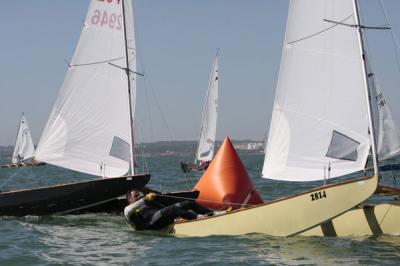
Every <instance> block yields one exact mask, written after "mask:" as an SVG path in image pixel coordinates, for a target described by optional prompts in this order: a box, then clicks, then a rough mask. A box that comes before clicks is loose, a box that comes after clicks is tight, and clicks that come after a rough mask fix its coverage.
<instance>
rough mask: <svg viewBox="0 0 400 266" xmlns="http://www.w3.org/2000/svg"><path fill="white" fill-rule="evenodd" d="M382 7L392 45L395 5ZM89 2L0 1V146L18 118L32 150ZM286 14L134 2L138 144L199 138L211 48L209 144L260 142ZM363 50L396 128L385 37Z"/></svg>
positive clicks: (216, 0) (368, 11) (228, 5)
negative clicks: (213, 115)
mask: <svg viewBox="0 0 400 266" xmlns="http://www.w3.org/2000/svg"><path fill="white" fill-rule="evenodd" d="M339 1H340V0H339ZM360 2H361V9H362V12H363V18H364V19H365V24H368V25H382V24H384V23H385V19H384V17H383V15H382V13H381V11H380V8H379V5H378V1H376V0H362V1H360ZM382 2H383V3H384V6H385V8H386V9H387V12H388V15H389V19H390V20H391V22H392V28H393V32H394V33H395V35H396V36H397V37H398V38H400V17H399V16H398V14H399V11H400V1H396V0H384V1H382ZM88 3H89V1H88V0H75V1H54V0H36V1H27V0H25V1H22V0H21V1H18V0H15V1H4V2H3V3H2V8H1V9H0V25H1V26H0V31H1V39H0V51H1V64H0V73H1V74H0V92H1V94H0V145H8V144H13V142H14V141H15V135H16V132H17V125H18V120H19V118H20V114H21V112H22V111H24V112H25V113H26V115H27V118H28V122H29V124H30V128H31V132H32V135H33V139H34V142H35V143H37V142H38V140H39V138H40V134H41V131H42V130H43V128H44V126H45V123H46V121H47V118H48V116H49V113H50V111H51V108H52V105H53V103H54V101H55V99H56V96H57V93H58V91H59V89H60V86H61V84H62V82H63V79H64V75H65V72H66V68H67V63H66V61H69V60H70V59H71V57H72V55H73V52H74V50H75V45H76V43H77V41H78V38H79V35H80V30H81V27H82V22H83V20H84V17H85V16H86V11H87V7H88ZM287 6H288V1H283V0H247V1H246V0H202V1H199V0H135V2H134V15H135V23H136V25H135V27H136V29H135V30H136V42H137V50H138V56H139V58H138V69H139V71H141V72H145V75H146V78H145V80H146V84H147V85H146V86H144V82H143V80H142V81H141V82H139V84H138V99H137V102H138V103H137V117H138V122H139V129H138V130H137V132H138V133H139V135H140V136H139V139H140V140H142V141H157V140H170V139H171V138H172V139H173V140H195V139H197V138H198V134H199V126H200V120H201V112H202V109H203V102H204V98H205V93H206V89H207V84H208V77H209V73H210V70H211V65H212V60H213V59H214V56H215V52H216V49H217V48H219V49H220V56H219V64H220V70H219V73H220V102H219V111H220V112H219V118H218V128H217V138H218V139H222V138H223V137H224V136H227V135H229V136H231V137H232V138H233V139H255V140H262V139H263V138H264V134H265V132H266V130H267V129H268V127H269V121H270V116H271V111H272V105H273V98H274V94H275V84H276V80H277V75H278V69H279V63H280V57H281V48H282V43H283V36H284V30H285V23H286V16H287ZM305 15H306V14H305ZM368 44H369V48H370V51H371V55H370V56H371V57H372V60H373V62H374V65H375V67H376V68H377V70H378V71H377V75H378V77H379V81H380V83H381V84H382V86H383V88H384V91H385V93H386V98H387V99H388V101H389V104H390V106H391V109H392V112H393V116H394V118H395V119H396V120H397V121H399V122H400V106H399V105H398V104H397V103H398V99H400V86H399V85H400V73H399V70H398V68H397V66H396V60H395V54H394V48H393V43H392V41H391V36H390V33H389V32H388V31H385V32H383V31H374V32H371V33H368ZM159 109H161V110H162V114H160V112H159ZM163 117H165V119H166V123H167V126H165V123H164V122H163V121H164V119H163ZM167 127H168V128H169V131H170V132H171V134H170V133H169V132H168V128H167ZM171 135H172V136H171Z"/></svg>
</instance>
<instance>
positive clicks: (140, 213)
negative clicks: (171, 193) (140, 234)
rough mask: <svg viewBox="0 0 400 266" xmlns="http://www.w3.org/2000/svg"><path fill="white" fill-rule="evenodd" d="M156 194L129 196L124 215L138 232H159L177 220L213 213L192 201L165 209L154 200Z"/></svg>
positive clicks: (131, 193) (130, 194) (133, 192)
mask: <svg viewBox="0 0 400 266" xmlns="http://www.w3.org/2000/svg"><path fill="white" fill-rule="evenodd" d="M155 197H156V194H155V193H148V194H146V195H145V196H144V197H140V193H139V191H136V190H132V191H131V192H130V193H128V195H127V200H128V202H129V203H130V204H129V205H128V206H126V207H125V209H124V215H125V218H126V219H127V221H128V223H129V224H131V225H133V226H134V227H135V228H136V230H149V229H152V230H158V229H161V228H163V227H165V226H167V225H169V224H172V223H173V222H174V220H175V219H176V218H178V217H179V218H183V219H188V220H193V219H196V218H200V217H203V215H205V214H210V215H212V214H213V212H212V211H211V210H209V209H207V208H205V207H203V206H200V205H198V204H196V203H195V202H194V201H192V200H184V201H181V202H178V203H175V204H174V205H170V206H167V207H164V206H162V205H160V204H158V203H157V202H156V201H155V200H154V198H155Z"/></svg>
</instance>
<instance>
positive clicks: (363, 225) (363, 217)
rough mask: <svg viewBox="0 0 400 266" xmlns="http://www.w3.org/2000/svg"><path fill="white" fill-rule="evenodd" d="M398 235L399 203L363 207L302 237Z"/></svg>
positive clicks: (399, 223)
mask: <svg viewBox="0 0 400 266" xmlns="http://www.w3.org/2000/svg"><path fill="white" fill-rule="evenodd" d="M381 234H386V235H400V201H398V200H397V201H396V200H393V201H391V202H388V203H381V204H376V205H365V206H361V207H357V208H355V209H352V210H349V211H348V212H346V213H344V214H342V215H340V216H338V217H336V218H334V219H332V220H329V221H327V222H325V223H323V224H321V225H318V226H316V227H314V228H312V229H310V230H307V231H305V232H303V233H302V234H301V235H303V236H343V237H346V236H348V237H351V236H372V235H381Z"/></svg>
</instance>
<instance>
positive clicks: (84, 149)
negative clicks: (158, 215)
mask: <svg viewBox="0 0 400 266" xmlns="http://www.w3.org/2000/svg"><path fill="white" fill-rule="evenodd" d="M124 2H126V9H129V8H130V9H131V8H132V5H131V3H130V0H124ZM125 13H126V14H125V19H126V25H127V26H126V27H127V37H128V41H127V43H128V46H130V48H131V49H133V51H134V50H135V44H134V33H133V15H132V10H130V11H127V12H125ZM123 16H124V14H123V9H122V2H120V1H112V2H111V3H109V1H104V2H103V1H94V0H93V1H91V2H90V5H89V10H88V13H87V16H86V19H85V22H84V26H83V28H82V32H81V36H80V39H79V42H78V44H77V48H76V50H75V54H74V56H73V59H72V61H71V64H70V66H69V68H68V70H67V74H66V77H65V80H64V83H63V85H62V87H61V90H60V92H59V95H58V98H57V100H56V102H55V104H54V107H53V110H52V112H51V114H50V117H49V120H48V122H47V124H46V127H45V129H44V131H43V134H42V137H41V139H40V142H39V144H38V148H37V151H36V153H35V158H36V159H37V160H39V161H43V162H46V163H49V164H53V165H57V166H60V167H64V168H68V169H72V170H75V171H80V172H84V173H88V174H91V175H101V176H107V177H116V176H121V175H124V174H126V173H127V172H128V170H129V167H130V163H129V160H127V159H126V157H127V155H126V154H127V151H129V148H128V150H126V149H127V146H128V147H130V146H132V143H131V138H130V131H131V127H130V123H129V121H130V115H129V101H128V97H129V96H128V75H127V73H126V71H125V69H126V68H127V62H126V59H125V57H126V56H125V34H124V23H123ZM128 24H129V26H128ZM128 32H129V34H128ZM128 59H129V67H130V68H131V69H132V68H133V70H135V68H136V64H135V54H134V53H131V55H129V58H128ZM116 66H118V67H116ZM130 78H131V79H133V75H131V76H130ZM132 83H133V89H132V88H131V90H135V89H136V86H135V83H134V82H132ZM131 87H132V86H131ZM134 97H135V92H133V96H132V99H134ZM132 102H133V105H134V102H135V101H134V100H132Z"/></svg>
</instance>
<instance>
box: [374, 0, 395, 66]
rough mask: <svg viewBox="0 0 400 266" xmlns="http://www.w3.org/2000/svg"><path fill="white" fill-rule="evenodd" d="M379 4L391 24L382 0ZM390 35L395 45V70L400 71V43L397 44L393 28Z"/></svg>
mask: <svg viewBox="0 0 400 266" xmlns="http://www.w3.org/2000/svg"><path fill="white" fill-rule="evenodd" d="M379 5H380V7H381V9H382V11H383V15H384V16H385V19H386V22H387V24H389V25H391V23H390V21H389V17H388V15H387V13H386V9H385V6H384V5H383V2H382V0H380V1H379ZM390 35H391V37H392V40H393V43H394V46H395V47H394V52H395V54H396V63H397V70H398V71H399V72H400V56H399V48H400V45H399V40H398V39H397V38H396V35H394V32H393V30H391V31H390ZM396 48H397V49H396Z"/></svg>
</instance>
